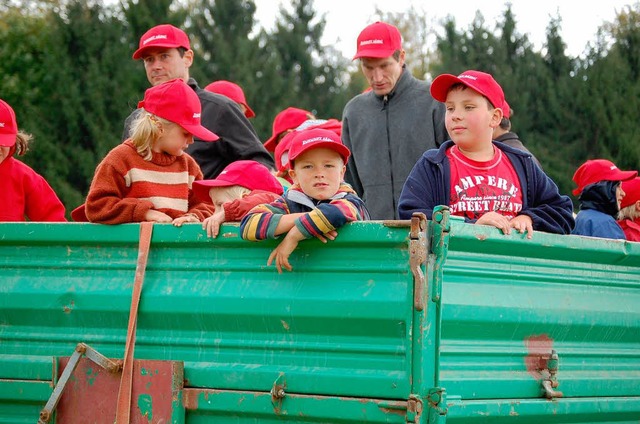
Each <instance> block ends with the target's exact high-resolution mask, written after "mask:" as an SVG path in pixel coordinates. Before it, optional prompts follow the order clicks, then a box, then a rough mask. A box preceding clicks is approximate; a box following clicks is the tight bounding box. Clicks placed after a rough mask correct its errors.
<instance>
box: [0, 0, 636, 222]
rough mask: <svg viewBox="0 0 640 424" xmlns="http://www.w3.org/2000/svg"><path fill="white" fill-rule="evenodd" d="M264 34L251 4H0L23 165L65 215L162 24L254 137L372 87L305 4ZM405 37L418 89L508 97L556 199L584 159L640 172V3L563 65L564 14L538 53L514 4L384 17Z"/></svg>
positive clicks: (108, 138) (8, 95)
mask: <svg viewBox="0 0 640 424" xmlns="http://www.w3.org/2000/svg"><path fill="white" fill-rule="evenodd" d="M289 6H290V7H288V8H286V9H285V8H282V9H281V10H280V12H279V16H278V17H277V18H276V22H275V25H274V26H273V29H272V30H270V31H266V30H264V29H261V28H258V26H257V24H256V20H255V17H254V14H255V11H256V5H255V3H254V1H252V0H215V1H212V0H182V1H177V0H175V1H174V0H120V2H119V3H118V4H115V5H108V6H105V5H104V4H103V2H101V1H98V0H40V1H38V0H30V1H19V0H12V1H6V2H3V3H2V4H0V58H1V59H2V60H0V98H2V99H4V100H5V101H7V102H8V103H9V104H11V105H12V107H13V108H14V109H15V111H16V114H17V117H18V125H19V127H20V129H22V130H24V131H27V132H30V133H32V134H33V135H34V142H33V145H32V149H31V151H30V152H29V153H28V154H27V155H26V156H24V157H23V158H22V159H23V160H24V161H25V162H27V163H28V164H29V165H30V166H32V167H33V168H34V169H35V170H36V171H38V172H39V173H41V174H43V175H44V176H45V177H46V178H47V180H48V181H49V182H50V183H51V185H52V186H53V187H54V189H55V190H56V192H57V193H58V194H59V196H60V197H61V198H62V200H63V202H64V203H65V205H66V206H67V209H68V211H70V210H71V209H73V208H74V207H76V206H77V205H79V204H81V203H82V201H83V199H84V196H85V195H86V192H87V190H88V187H89V184H90V183H91V178H92V176H93V172H94V169H95V166H96V165H97V163H98V162H99V161H100V160H101V159H102V157H103V156H104V155H105V154H106V153H107V152H108V151H109V150H110V149H111V148H112V147H114V146H115V145H116V144H118V143H119V142H120V138H121V135H122V125H123V121H124V118H125V117H126V116H127V115H128V114H129V113H130V111H131V110H132V109H133V108H135V106H136V105H137V102H138V100H140V99H141V98H142V96H143V94H144V90H145V89H146V88H148V82H147V80H146V77H145V73H144V70H143V67H142V64H141V63H139V62H137V61H134V60H133V59H132V58H131V55H132V53H133V51H134V50H135V49H136V47H137V44H138V40H139V37H140V36H141V35H142V34H143V33H144V32H145V31H146V30H147V29H149V28H150V27H152V26H153V25H156V24H159V23H172V24H174V25H176V26H179V27H181V28H183V29H185V31H186V32H187V33H188V34H189V35H190V38H191V43H192V48H193V49H194V51H195V54H196V61H195V63H194V66H193V67H192V69H191V74H192V76H193V77H195V78H196V80H198V82H199V83H200V85H201V86H205V85H206V84H208V83H209V82H211V81H214V80H217V79H227V80H231V81H235V82H237V83H239V84H240V85H241V86H242V87H243V88H244V90H245V93H246V94H247V100H248V103H249V104H250V105H251V107H252V108H253V109H254V110H255V111H256V114H257V116H256V118H254V119H253V120H252V123H253V125H254V126H255V128H256V130H257V132H258V134H259V136H260V138H261V140H266V139H267V138H268V137H269V136H270V133H271V123H272V121H273V118H274V116H275V115H276V114H277V113H278V112H279V111H280V110H282V109H284V108H285V107H287V106H297V107H301V108H305V109H309V110H312V111H314V112H315V113H316V115H317V116H318V117H321V118H338V119H339V118H340V117H341V115H342V109H343V107H344V105H345V104H346V103H347V101H348V100H349V99H350V98H352V97H353V96H355V95H356V94H358V93H360V92H361V91H362V90H364V89H365V88H366V81H364V79H363V78H362V76H361V75H360V73H359V71H358V69H357V67H356V66H355V65H354V64H352V63H351V61H350V60H349V59H348V58H345V57H344V56H343V55H342V53H340V52H338V51H336V50H335V49H333V48H332V47H331V46H326V45H323V44H322V42H321V39H322V35H323V32H324V26H325V19H324V17H323V16H319V15H318V14H317V13H316V11H315V9H314V3H313V0H290V4H289ZM378 15H379V17H380V18H381V19H383V20H386V21H388V22H391V23H394V24H395V25H397V26H398V27H399V28H400V29H401V32H402V33H403V35H404V37H405V38H404V46H405V48H406V49H407V57H408V64H409V66H410V68H411V70H412V72H413V73H414V74H415V75H416V76H418V77H419V78H422V79H425V78H426V79H429V78H431V77H433V76H436V75H438V74H440V73H443V72H446V73H454V74H457V73H460V72H462V71H464V70H465V69H477V70H482V71H486V72H490V73H492V74H493V75H494V76H495V77H496V79H497V80H498V82H500V83H501V85H502V86H503V88H504V90H505V94H506V97H507V100H508V101H509V103H510V105H511V107H512V109H513V110H514V115H513V117H512V122H513V130H514V131H515V132H517V133H518V134H519V135H520V137H521V139H522V140H523V141H524V143H525V145H526V146H527V147H528V148H529V149H530V150H531V151H532V152H533V153H534V154H535V155H536V156H537V157H538V159H539V160H540V162H541V163H542V166H543V168H544V169H545V171H546V172H547V173H548V174H549V175H551V177H552V178H554V180H555V181H556V182H557V183H558V185H559V186H560V189H561V191H562V192H563V193H570V191H571V189H572V188H573V183H572V182H571V176H572V175H573V172H574V171H575V169H576V168H577V167H578V166H579V165H580V164H581V163H582V162H584V161H585V160H586V159H589V158H596V157H602V158H608V159H611V160H613V161H614V162H615V163H616V164H617V165H618V166H619V167H620V168H623V169H625V168H626V169H640V142H639V140H638V137H639V136H638V134H640V104H639V103H640V3H635V4H634V5H629V6H627V7H626V8H625V9H623V10H622V11H620V12H619V13H618V16H617V17H616V19H615V20H614V21H613V22H603V23H602V26H601V27H600V29H599V32H598V35H597V37H596V39H595V40H592V41H591V42H589V44H588V45H587V46H585V47H586V50H585V54H584V55H583V56H581V57H578V58H576V57H569V56H567V55H566V54H565V50H566V49H565V47H566V45H565V43H564V41H563V40H562V38H561V36H560V33H561V31H560V30H561V28H562V21H561V19H560V17H556V18H552V19H551V20H550V22H549V23H548V24H547V32H546V34H547V35H546V43H545V45H544V47H543V49H542V50H539V51H538V50H536V49H535V48H534V47H533V45H532V43H531V42H530V41H529V40H528V38H527V36H526V35H523V34H521V33H519V31H518V17H517V16H515V15H514V14H513V13H512V11H511V7H510V5H509V4H506V5H505V8H504V12H503V14H502V17H501V19H499V20H498V21H497V22H494V23H491V24H490V23H487V22H486V21H485V20H484V18H483V16H482V13H481V10H480V11H478V12H477V13H476V18H475V20H474V21H473V22H472V23H471V24H470V25H469V26H468V27H467V28H460V27H458V26H457V24H456V22H455V20H454V19H453V18H447V19H445V20H444V21H442V22H437V23H436V22H431V21H430V20H429V15H428V12H425V11H422V10H416V9H414V8H412V9H409V10H407V11H406V12H403V13H398V14H385V13H383V12H381V11H378Z"/></svg>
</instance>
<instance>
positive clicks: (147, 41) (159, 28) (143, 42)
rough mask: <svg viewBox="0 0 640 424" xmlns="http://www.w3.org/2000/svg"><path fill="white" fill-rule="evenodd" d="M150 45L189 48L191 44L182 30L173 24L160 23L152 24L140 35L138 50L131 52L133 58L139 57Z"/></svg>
mask: <svg viewBox="0 0 640 424" xmlns="http://www.w3.org/2000/svg"><path fill="white" fill-rule="evenodd" d="M150 47H166V48H174V47H175V48H177V47H184V48H185V49H187V50H189V49H190V48H191V44H189V37H188V36H187V34H186V33H185V32H184V31H183V30H181V29H180V28H176V27H174V26H173V25H169V24H162V25H156V26H154V27H153V28H151V29H150V30H149V31H147V32H145V33H144V34H143V35H142V37H140V44H139V46H138V50H136V51H135V52H133V58H134V59H140V58H141V57H142V53H144V50H146V49H148V48H150Z"/></svg>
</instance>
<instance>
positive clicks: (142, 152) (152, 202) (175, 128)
mask: <svg viewBox="0 0 640 424" xmlns="http://www.w3.org/2000/svg"><path fill="white" fill-rule="evenodd" d="M138 107H141V108H143V112H142V113H140V115H139V117H138V119H137V120H136V121H135V122H134V125H133V127H132V129H133V131H132V136H131V138H130V139H128V140H126V141H125V142H124V143H122V144H121V145H119V146H117V147H115V148H114V149H113V150H111V151H110V152H109V153H108V154H107V156H106V157H105V158H104V159H103V160H102V162H101V163H100V164H99V165H98V167H97V168H96V172H95V175H94V177H93V181H92V183H91V187H90V189H89V193H88V195H87V201H86V204H85V213H86V217H87V218H88V220H89V221H91V222H99V223H103V224H122V223H126V222H141V221H155V222H172V223H173V225H176V226H180V225H182V224H183V223H185V222H201V221H202V220H203V219H205V218H207V217H208V216H210V215H211V214H212V213H213V210H214V208H213V206H211V205H207V204H206V203H203V202H200V201H198V200H197V199H196V197H195V195H194V193H193V190H192V185H193V182H194V181H196V180H200V179H202V171H201V170H200V167H199V166H198V164H197V163H196V162H195V160H194V159H193V158H191V156H189V155H188V154H186V153H184V150H185V149H186V148H187V146H189V145H190V144H191V143H193V136H194V135H195V136H197V137H198V138H200V139H202V140H206V141H214V140H217V139H218V136H216V135H215V134H214V133H212V132H211V131H209V130H207V129H206V128H204V127H203V126H202V125H201V124H200V113H201V106H200V101H199V100H198V96H197V95H196V94H195V92H194V91H193V90H192V89H191V88H189V87H188V86H187V85H186V84H185V83H184V81H182V80H179V79H175V80H171V81H168V82H165V83H163V84H160V85H156V86H154V87H151V88H149V89H148V90H147V91H146V92H145V96H144V100H143V101H142V102H140V104H139V105H138Z"/></svg>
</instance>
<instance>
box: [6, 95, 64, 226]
mask: <svg viewBox="0 0 640 424" xmlns="http://www.w3.org/2000/svg"><path fill="white" fill-rule="evenodd" d="M29 141H31V135H30V134H27V133H24V132H22V131H18V123H17V121H16V114H15V112H14V111H13V109H12V108H11V106H9V104H8V103H6V102H5V101H3V100H0V204H1V205H2V207H0V221H2V222H16V221H25V220H27V219H28V220H30V221H49V222H55V221H58V222H60V221H66V219H65V217H64V205H63V204H62V202H61V201H60V199H58V196H56V193H55V192H54V191H53V189H52V188H51V186H50V185H49V184H48V183H47V181H46V180H45V179H44V178H43V177H42V176H41V175H40V174H38V173H37V172H35V171H34V170H33V169H31V168H30V167H29V166H27V165H26V164H24V163H23V162H21V161H19V160H17V159H15V158H14V157H13V155H14V153H15V154H17V155H18V156H21V155H24V154H25V153H26V152H27V150H28V148H29Z"/></svg>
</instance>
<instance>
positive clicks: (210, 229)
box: [202, 207, 224, 238]
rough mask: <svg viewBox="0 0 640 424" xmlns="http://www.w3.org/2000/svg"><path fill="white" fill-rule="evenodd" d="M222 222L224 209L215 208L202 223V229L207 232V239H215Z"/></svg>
mask: <svg viewBox="0 0 640 424" xmlns="http://www.w3.org/2000/svg"><path fill="white" fill-rule="evenodd" d="M223 222H224V209H223V208H222V207H220V208H216V211H215V212H214V213H213V215H211V216H210V217H208V218H205V220H204V221H202V229H203V230H207V237H211V238H216V237H218V233H219V232H220V225H222V223H223Z"/></svg>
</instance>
